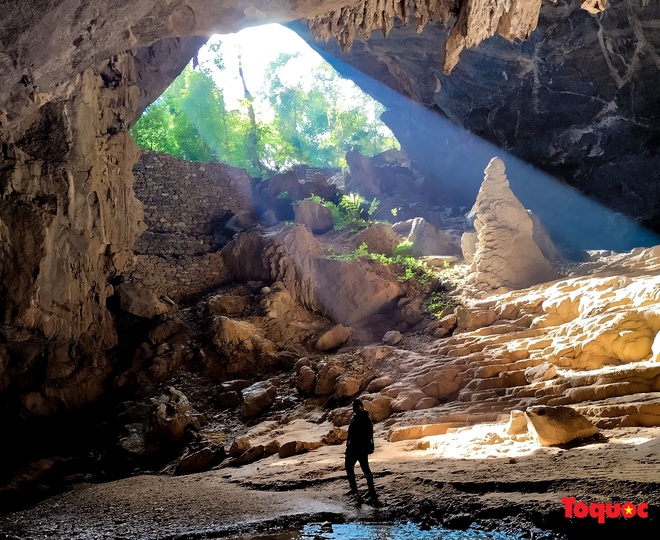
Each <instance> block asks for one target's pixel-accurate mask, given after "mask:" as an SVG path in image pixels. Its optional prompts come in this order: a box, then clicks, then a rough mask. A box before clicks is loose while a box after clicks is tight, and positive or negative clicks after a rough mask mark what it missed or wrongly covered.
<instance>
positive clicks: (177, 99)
mask: <svg viewBox="0 0 660 540" xmlns="http://www.w3.org/2000/svg"><path fill="white" fill-rule="evenodd" d="M220 49H221V44H220V43H215V44H211V45H209V50H210V51H211V52H213V53H214V57H213V60H212V61H211V63H210V64H209V63H207V64H206V65H205V66H202V68H201V69H200V70H198V71H193V70H192V69H191V68H190V66H187V67H186V68H185V69H184V71H183V72H182V73H181V75H179V77H177V79H176V80H175V81H174V82H173V83H172V85H171V86H170V87H169V88H168V89H167V90H166V91H165V92H164V93H163V94H162V95H161V96H160V97H159V98H158V99H157V100H156V101H155V102H154V103H152V104H151V105H150V106H149V107H148V108H147V109H146V110H145V112H144V113H143V115H142V117H141V118H140V120H138V122H137V123H136V125H135V126H134V127H133V129H132V130H131V133H132V135H133V138H134V139H135V141H136V143H137V144H138V146H140V147H141V148H144V149H146V150H152V151H158V152H166V153H168V154H172V155H174V156H176V157H180V158H183V159H188V160H191V161H221V162H225V163H228V164H230V165H233V166H236V167H241V168H244V169H246V170H247V171H248V172H250V173H251V174H252V175H253V176H262V175H265V174H267V173H268V172H274V171H278V170H283V169H286V168H290V167H291V166H292V165H295V164H300V163H305V164H307V165H310V166H313V167H335V166H344V165H345V161H344V155H345V153H346V151H348V150H352V149H357V150H359V151H360V152H362V153H363V154H366V155H373V154H376V153H379V152H382V151H384V150H387V149H389V148H395V147H396V146H397V143H396V139H394V137H392V136H391V134H386V132H385V131H384V130H383V127H382V123H381V122H380V121H379V120H378V119H377V116H375V115H374V114H371V113H369V111H371V110H374V107H375V105H374V103H375V102H373V100H371V98H370V97H368V96H366V95H365V94H361V95H360V96H359V97H356V98H355V99H352V100H346V99H342V97H341V96H342V92H341V85H342V84H343V83H342V82H341V79H340V77H339V76H338V75H337V74H336V73H335V72H334V70H332V68H331V67H330V66H329V65H327V64H325V65H323V66H319V67H317V68H315V69H314V72H313V77H312V78H311V81H310V82H309V83H308V84H306V85H303V84H302V83H300V82H298V83H295V84H294V83H291V82H289V81H288V80H286V79H285V78H284V77H283V76H281V73H282V72H283V70H284V68H286V67H287V66H288V65H289V63H290V62H293V61H295V60H296V58H297V55H291V54H281V55H280V56H279V57H278V58H277V59H276V60H275V61H273V62H271V64H270V65H269V67H268V68H267V70H266V91H265V92H262V93H258V95H257V96H256V97H254V98H253V96H252V95H251V94H250V93H249V92H248V91H247V88H245V80H244V78H243V71H242V67H241V66H240V64H239V74H240V76H241V80H242V81H243V86H244V90H245V92H244V96H245V99H243V100H242V101H241V103H240V106H239V108H238V109H236V110H228V108H227V106H226V103H225V96H224V95H223V92H222V90H221V89H220V88H218V87H217V86H216V84H215V83H214V80H213V77H212V75H214V74H218V73H221V74H224V70H225V65H224V61H223V57H222V55H221V54H220ZM223 76H224V75H223ZM257 101H260V102H261V103H268V104H269V106H270V108H272V116H273V118H272V120H270V121H268V122H264V121H263V119H259V118H258V114H257V112H258V110H257V107H256V105H255V106H253V104H254V103H256V102H257ZM377 107H380V110H382V106H380V105H377ZM262 116H264V114H262ZM265 116H268V115H267V114H265ZM255 153H256V154H255ZM264 167H266V168H267V169H268V171H265V170H264ZM370 209H371V210H372V212H373V211H375V207H374V208H370Z"/></svg>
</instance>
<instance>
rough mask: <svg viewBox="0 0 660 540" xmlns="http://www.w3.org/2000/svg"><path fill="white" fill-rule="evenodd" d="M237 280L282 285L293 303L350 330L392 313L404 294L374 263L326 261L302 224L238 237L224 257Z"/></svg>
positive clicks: (319, 247) (316, 243) (380, 267)
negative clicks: (369, 319) (271, 282)
mask: <svg viewBox="0 0 660 540" xmlns="http://www.w3.org/2000/svg"><path fill="white" fill-rule="evenodd" d="M222 255H223V259H224V261H225V264H226V266H227V268H228V269H229V270H230V271H231V272H232V274H233V275H234V278H235V279H243V280H250V279H262V280H268V281H281V282H282V283H286V288H287V290H288V291H289V293H290V294H291V296H292V297H293V298H294V300H295V302H296V303H297V304H298V305H300V306H304V307H305V308H306V309H310V310H312V311H315V312H316V313H319V314H322V315H323V316H325V317H328V318H330V319H332V320H333V321H336V322H338V323H340V324H342V325H346V326H353V325H354V324H355V323H359V322H362V321H365V322H364V324H367V320H368V318H369V317H372V316H374V315H376V314H379V313H383V312H385V311H387V310H388V309H391V308H392V306H393V304H394V303H395V302H396V301H397V300H398V299H399V298H401V297H402V296H403V295H404V290H403V288H402V286H401V283H400V282H399V280H398V279H397V277H396V275H395V274H394V273H393V272H384V271H383V268H382V266H380V265H377V264H376V263H375V262H374V261H363V260H356V261H345V260H337V259H328V258H325V256H324V251H323V248H322V247H321V245H320V244H319V242H318V241H317V240H316V239H315V238H314V236H313V235H312V234H311V233H310V232H309V231H308V230H307V229H306V228H305V227H302V226H300V225H296V226H293V227H288V228H286V229H284V230H282V231H251V232H249V233H244V234H241V235H239V236H238V237H237V238H236V239H235V240H234V241H232V242H230V243H229V244H228V245H227V246H226V247H225V248H224V249H223V252H222Z"/></svg>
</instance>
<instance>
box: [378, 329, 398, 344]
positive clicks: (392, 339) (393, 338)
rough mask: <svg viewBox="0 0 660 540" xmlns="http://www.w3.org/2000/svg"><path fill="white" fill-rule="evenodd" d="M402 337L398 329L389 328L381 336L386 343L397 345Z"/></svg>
mask: <svg viewBox="0 0 660 540" xmlns="http://www.w3.org/2000/svg"><path fill="white" fill-rule="evenodd" d="M402 339H403V335H402V334H401V332H399V331H398V330H390V331H389V332H385V335H384V336H383V343H387V344H388V345H397V344H399V343H401V340H402Z"/></svg>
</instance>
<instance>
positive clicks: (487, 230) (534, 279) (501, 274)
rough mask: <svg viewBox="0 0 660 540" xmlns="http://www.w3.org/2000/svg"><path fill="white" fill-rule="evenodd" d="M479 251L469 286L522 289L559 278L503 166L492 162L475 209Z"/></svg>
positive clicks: (498, 160)
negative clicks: (535, 234) (538, 243)
mask: <svg viewBox="0 0 660 540" xmlns="http://www.w3.org/2000/svg"><path fill="white" fill-rule="evenodd" d="M471 214H472V215H473V216H474V227H475V229H476V231H477V235H478V242H477V249H476V253H475V255H474V260H473V263H472V267H473V276H472V277H471V278H470V280H469V281H470V283H471V284H472V285H474V286H476V287H480V288H486V289H498V288H500V287H506V288H509V289H522V288H525V287H529V286H531V285H536V284H538V283H542V282H546V281H551V280H553V279H556V278H557V277H558V273H557V272H556V271H555V270H554V269H553V268H552V266H551V264H550V262H549V261H548V259H546V258H545V257H544V256H543V253H542V252H541V250H540V249H539V246H538V245H537V244H536V243H535V242H534V238H533V229H534V226H533V222H532V219H531V218H530V217H529V214H528V212H527V210H525V208H524V207H523V205H522V204H521V203H520V201H519V200H518V199H517V198H516V197H515V195H514V194H513V192H512V191H511V189H510V187H509V181H508V179H507V177H506V174H505V170H504V163H503V162H502V160H501V159H499V158H493V159H492V160H491V161H490V163H489V164H488V167H487V168H486V171H485V178H484V181H483V184H482V185H481V188H480V189H479V193H478V195H477V201H476V203H475V205H474V207H473V208H472V211H471Z"/></svg>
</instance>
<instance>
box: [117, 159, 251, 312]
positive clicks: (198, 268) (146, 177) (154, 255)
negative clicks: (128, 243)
mask: <svg viewBox="0 0 660 540" xmlns="http://www.w3.org/2000/svg"><path fill="white" fill-rule="evenodd" d="M133 173H134V175H135V194H136V196H137V198H138V199H140V200H141V201H142V202H143V203H144V219H145V223H146V225H147V230H146V231H145V232H144V233H143V234H142V236H141V237H140V238H139V239H138V241H137V243H136V246H135V253H136V264H135V267H134V268H133V269H132V270H131V272H130V274H129V275H128V276H127V279H129V280H130V281H134V282H139V283H142V284H143V285H144V286H146V287H147V288H148V289H149V290H151V291H152V292H153V293H154V294H156V296H160V297H163V296H168V297H169V298H171V299H172V300H174V301H175V302H181V301H185V300H186V299H188V298H191V297H194V296H197V295H199V294H201V293H203V292H205V291H208V290H211V289H213V288H214V287H217V286H219V285H221V284H222V283H225V282H226V281H227V280H228V279H229V274H228V272H227V270H226V269H225V266H224V264H223V261H222V257H220V255H219V254H216V253H213V251H215V250H216V249H217V247H218V242H220V240H219V239H218V235H219V234H221V231H222V229H223V228H224V224H225V223H226V222H227V220H228V219H229V218H230V217H232V216H233V215H235V214H251V213H252V211H253V203H252V179H251V178H250V176H249V175H248V174H247V172H245V171H244V170H242V169H236V168H234V167H229V166H228V165H223V164H221V163H193V162H189V161H184V160H181V159H177V158H174V157H172V156H169V155H167V154H158V153H152V152H145V153H143V154H142V155H141V156H140V159H139V160H138V162H137V163H136V165H135V167H134V169H133Z"/></svg>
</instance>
